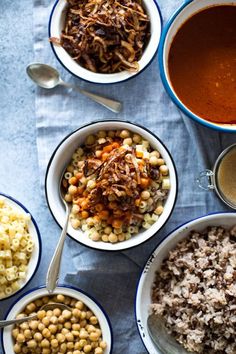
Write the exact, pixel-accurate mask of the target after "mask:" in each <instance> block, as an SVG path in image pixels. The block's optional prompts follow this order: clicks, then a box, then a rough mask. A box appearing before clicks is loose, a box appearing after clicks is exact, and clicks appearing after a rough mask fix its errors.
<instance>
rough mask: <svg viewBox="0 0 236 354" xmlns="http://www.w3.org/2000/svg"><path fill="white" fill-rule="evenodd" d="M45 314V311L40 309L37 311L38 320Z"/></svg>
mask: <svg viewBox="0 0 236 354" xmlns="http://www.w3.org/2000/svg"><path fill="white" fill-rule="evenodd" d="M45 316H46V311H44V310H40V311H38V312H37V317H38V319H39V320H42V319H43V318H44V317H45Z"/></svg>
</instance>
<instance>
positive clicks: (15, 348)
mask: <svg viewBox="0 0 236 354" xmlns="http://www.w3.org/2000/svg"><path fill="white" fill-rule="evenodd" d="M13 350H14V352H15V353H16V354H18V353H22V348H21V345H20V344H19V343H16V344H14V347H13Z"/></svg>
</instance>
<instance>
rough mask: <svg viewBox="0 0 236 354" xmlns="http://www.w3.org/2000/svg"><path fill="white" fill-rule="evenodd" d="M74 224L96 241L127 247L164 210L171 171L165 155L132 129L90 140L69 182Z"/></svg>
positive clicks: (76, 157)
mask: <svg viewBox="0 0 236 354" xmlns="http://www.w3.org/2000/svg"><path fill="white" fill-rule="evenodd" d="M63 184H64V187H65V188H66V190H67V193H66V195H65V200H66V201H67V202H69V203H72V204H73V206H72V210H71V215H70V222H71V225H72V227H73V228H74V229H78V228H81V229H82V231H84V232H85V234H86V235H87V236H88V237H89V238H90V239H91V240H93V241H103V242H111V243H116V242H121V241H124V240H128V239H130V238H131V236H132V235H135V234H137V233H138V232H139V231H140V229H141V228H142V227H143V228H144V229H148V228H150V227H151V226H152V225H153V224H154V223H155V222H156V221H157V220H158V218H159V217H160V215H161V214H162V212H163V210H164V203H165V200H166V198H167V196H168V192H169V189H170V187H171V186H170V178H169V170H168V167H167V166H166V164H165V161H164V159H163V158H162V156H161V155H160V153H159V151H157V150H154V149H153V148H152V147H151V146H150V144H149V142H148V141H147V140H145V139H144V138H143V137H141V136H140V135H138V134H133V133H132V132H130V131H128V130H117V131H99V132H98V133H97V134H96V135H95V134H94V135H89V136H88V137H87V138H86V139H85V144H84V145H83V146H81V147H79V148H77V150H76V151H75V152H74V154H73V155H72V160H71V162H70V165H69V166H68V167H67V171H66V173H65V175H64V179H63Z"/></svg>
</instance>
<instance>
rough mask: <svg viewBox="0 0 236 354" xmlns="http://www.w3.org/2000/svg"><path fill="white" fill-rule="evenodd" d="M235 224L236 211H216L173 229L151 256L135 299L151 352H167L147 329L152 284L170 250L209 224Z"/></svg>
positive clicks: (150, 353)
mask: <svg viewBox="0 0 236 354" xmlns="http://www.w3.org/2000/svg"><path fill="white" fill-rule="evenodd" d="M234 225H236V213H215V214H210V215H206V216H203V217H200V218H197V219H195V220H192V221H189V222H187V223H186V224H183V225H182V226H180V227H178V228H177V229H175V230H174V231H172V232H171V233H170V234H169V235H168V236H167V237H166V238H165V239H164V240H163V241H162V242H161V243H160V244H159V246H158V247H157V248H156V249H155V250H154V251H153V253H152V254H151V256H150V257H149V259H148V261H147V263H146V264H145V266H144V269H143V271H142V273H141V276H140V279H139V282H138V286H137V292H136V301H135V316H136V323H137V326H138V330H139V334H140V336H141V339H142V341H143V344H144V345H145V347H146V349H147V351H148V353H149V354H165V353H162V352H161V351H160V350H159V349H157V348H156V347H155V345H154V344H153V342H152V340H151V338H150V336H149V333H148V330H147V318H148V315H149V314H150V310H149V308H150V304H151V302H152V301H151V289H152V284H153V281H154V279H155V273H156V271H157V270H159V269H160V266H161V263H162V261H163V260H164V259H165V258H167V256H168V253H169V251H170V250H172V249H173V248H174V247H175V246H176V245H177V243H178V242H180V241H181V240H183V239H184V238H185V237H187V236H188V234H189V232H190V231H192V230H195V231H203V230H204V229H205V228H207V227H208V226H223V227H225V228H227V229H228V228H230V227H232V226H234ZM183 353H185V350H183Z"/></svg>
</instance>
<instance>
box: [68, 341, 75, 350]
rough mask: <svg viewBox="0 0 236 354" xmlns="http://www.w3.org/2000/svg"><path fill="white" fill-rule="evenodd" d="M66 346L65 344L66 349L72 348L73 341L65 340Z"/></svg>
mask: <svg viewBox="0 0 236 354" xmlns="http://www.w3.org/2000/svg"><path fill="white" fill-rule="evenodd" d="M66 346H67V349H74V343H73V342H67V344H66Z"/></svg>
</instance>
